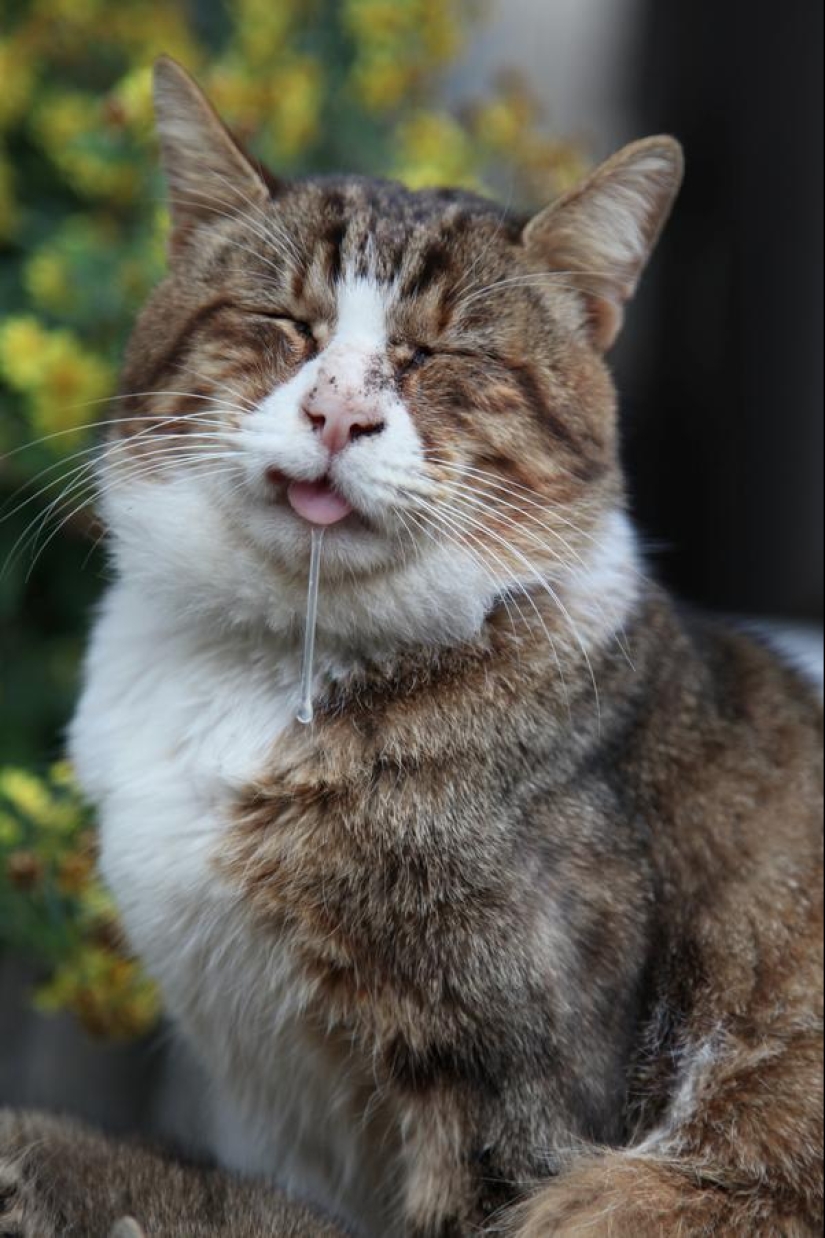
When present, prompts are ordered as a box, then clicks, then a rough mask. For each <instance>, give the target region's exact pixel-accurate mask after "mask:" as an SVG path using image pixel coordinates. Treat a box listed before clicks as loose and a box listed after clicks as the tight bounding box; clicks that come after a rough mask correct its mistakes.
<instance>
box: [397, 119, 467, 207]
mask: <svg viewBox="0 0 825 1238" xmlns="http://www.w3.org/2000/svg"><path fill="white" fill-rule="evenodd" d="M398 146H399V155H398V165H397V167H396V172H395V174H396V175H397V176H398V177H399V179H400V180H403V181H404V182H405V183H406V184H407V185H409V186H410V188H411V189H424V188H427V187H431V186H439V185H457V186H460V187H462V188H469V189H475V188H478V187H479V175H478V167H477V162H476V155H475V151H474V149H473V144H472V142H471V140H470V138H469V136H468V134H467V133H466V131H465V130H464V129H463V128H462V127H461V125H460V124H459V123H458V122H457V121H455V120H453V118H452V117H450V116H447V115H444V114H442V113H439V112H419V113H418V115H416V116H414V117H413V118H412V119H411V120H409V121H407V122H406V123H405V124H403V125H402V126H401V127H400V129H399V131H398Z"/></svg>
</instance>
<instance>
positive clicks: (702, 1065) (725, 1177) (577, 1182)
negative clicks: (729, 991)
mask: <svg viewBox="0 0 825 1238" xmlns="http://www.w3.org/2000/svg"><path fill="white" fill-rule="evenodd" d="M794 955H795V952H791V953H789V955H788V958H787V963H786V966H787V982H786V983H785V984H784V985H783V984H782V983H781V982H777V978H776V973H774V974H773V975H771V976H770V979H767V978H766V976H762V977H760V978H759V982H758V984H757V986H756V988H755V989H754V991H753V994H752V1000H751V1002H750V1003H749V1004H748V1005H747V1006H745V1007H744V1008H739V1009H732V1008H731V1007H730V1006H728V1009H727V1010H725V1009H724V1005H723V1003H722V1001H721V996H722V995H721V992H719V991H717V994H716V997H715V999H713V998H711V1000H709V1001H708V1003H707V1004H706V1005H703V1004H702V1003H699V1006H700V1008H701V1009H697V1011H696V1012H695V1017H694V1018H693V1019H692V1020H691V1021H690V1024H689V1025H688V1029H687V1032H688V1038H687V1039H686V1040H685V1041H684V1042H683V1046H682V1051H681V1052H680V1054H679V1058H680V1063H681V1065H680V1069H679V1071H678V1074H677V1078H676V1081H675V1084H674V1086H673V1087H672V1089H671V1096H670V1103H669V1106H668V1107H667V1108H666V1109H665V1111H664V1113H663V1115H662V1116H661V1117H660V1119H659V1121H658V1122H657V1123H656V1124H655V1125H654V1126H653V1128H652V1129H651V1130H650V1131H649V1133H648V1134H647V1136H646V1137H645V1138H643V1139H641V1140H640V1141H638V1142H637V1143H636V1145H635V1146H631V1147H630V1148H628V1149H626V1150H622V1151H611V1152H605V1153H603V1154H599V1153H597V1152H594V1153H593V1155H592V1156H590V1157H587V1158H585V1159H582V1160H579V1161H578V1162H573V1163H572V1164H571V1166H570V1168H569V1171H568V1172H567V1173H566V1174H563V1175H562V1176H561V1177H560V1178H559V1179H558V1180H557V1181H556V1182H554V1183H553V1184H552V1185H548V1186H547V1187H545V1188H543V1189H542V1190H541V1191H540V1192H539V1193H538V1194H537V1195H536V1196H535V1198H534V1199H532V1200H531V1201H530V1202H529V1203H528V1204H526V1205H525V1206H523V1207H522V1208H521V1209H519V1210H518V1211H517V1212H515V1213H513V1214H512V1217H511V1221H510V1227H509V1230H508V1233H510V1234H512V1235H517V1236H518V1238H547V1236H548V1235H561V1236H562V1238H563V1236H565V1235H573V1234H580V1233H584V1234H587V1235H588V1238H608V1236H609V1238H660V1236H662V1235H676V1236H678V1238H700V1236H702V1238H704V1236H705V1235H719V1236H730V1238H734V1236H742V1238H744V1236H745V1235H747V1236H748V1238H807V1236H809V1235H813V1234H820V1233H821V1232H822V1224H823V1179H822V1146H823V1096H822V1060H823V1056H822V1055H823V1041H822V1031H821V1024H820V1023H819V1020H818V1015H817V1014H816V1013H812V1012H813V1011H815V1009H816V1006H817V1005H818V1002H817V1000H816V998H815V996H814V993H815V989H816V986H817V985H818V984H819V983H820V982H819V981H818V980H817V973H818V965H817V968H816V970H813V969H812V968H811V959H812V957H815V955H809V956H808V959H807V961H806V960H804V959H800V957H799V954H798V953H797V954H796V956H794ZM806 989H807V990H808V993H807V996H806V995H805V990H806ZM700 1025H701V1027H702V1028H703V1029H704V1034H703V1035H700V1034H699V1026H700ZM714 1025H715V1026H714ZM663 1048H664V1046H663Z"/></svg>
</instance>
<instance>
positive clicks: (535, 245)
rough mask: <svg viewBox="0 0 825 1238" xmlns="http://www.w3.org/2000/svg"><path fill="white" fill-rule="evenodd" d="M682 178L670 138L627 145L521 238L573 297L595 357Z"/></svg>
mask: <svg viewBox="0 0 825 1238" xmlns="http://www.w3.org/2000/svg"><path fill="white" fill-rule="evenodd" d="M683 172H684V157H683V154H682V148H681V146H680V145H679V143H678V142H677V141H676V140H675V138H671V137H655V138H646V139H645V140H644V141H642V142H634V143H632V145H630V146H626V147H625V148H624V150H620V151H619V153H618V154H617V155H614V156H613V158H612V159H608V161H607V163H604V164H602V166H601V167H600V168H597V169H596V171H595V172H593V174H592V175H591V176H589V177H588V178H587V180H585V181H584V183H583V184H582V185H579V187H578V188H577V189H574V190H573V191H572V192H571V193H568V194H566V195H565V196H564V197H563V198H561V199H560V200H559V201H558V202H555V203H554V204H553V205H552V206H549V207H548V208H547V210H545V211H542V212H541V214H540V215H537V216H536V217H535V219H532V220H531V221H530V223H529V224H528V225H527V227H526V229H525V231H524V244H525V245H526V247H527V249H528V251H529V252H530V254H531V255H532V256H533V257H534V258H535V259H536V260H537V261H538V262H540V263H541V264H542V266H545V267H547V268H548V269H549V270H550V271H551V272H552V271H555V272H557V273H558V275H559V276H560V277H561V276H563V277H564V279H565V280H566V281H567V284H568V285H569V286H572V287H576V288H578V289H579V290H580V292H581V294H582V297H583V299H584V301H585V303H586V306H587V310H588V317H589V323H590V333H591V338H592V340H593V343H594V345H595V347H596V348H598V349H599V351H601V352H606V351H607V350H608V349H609V348H610V347H612V345H613V344H614V342H615V340H616V337H617V336H618V334H619V331H620V330H621V326H622V320H623V317H624V307H625V304H626V303H627V301H629V299H630V298H631V297H632V296H633V293H634V292H635V291H636V285H637V284H638V282H639V278H640V276H641V274H642V271H643V270H644V268H645V266H646V264H647V262H648V259H649V258H650V255H651V254H652V252H653V249H654V247H655V245H656V242H657V241H658V239H659V236H660V234H661V232H662V229H663V228H664V226H665V223H666V222H667V218H668V216H669V215H670V212H671V209H672V207H673V203H674V201H675V200H676V195H677V194H678V192H679V187H680V185H681V183H682V175H683Z"/></svg>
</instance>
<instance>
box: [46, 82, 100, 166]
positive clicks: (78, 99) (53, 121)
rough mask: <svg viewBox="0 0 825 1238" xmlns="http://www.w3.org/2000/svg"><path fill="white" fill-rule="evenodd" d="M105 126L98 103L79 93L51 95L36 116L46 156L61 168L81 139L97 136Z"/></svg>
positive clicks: (53, 93) (67, 91)
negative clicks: (86, 136)
mask: <svg viewBox="0 0 825 1238" xmlns="http://www.w3.org/2000/svg"><path fill="white" fill-rule="evenodd" d="M101 123H102V115H101V106H100V103H99V101H98V99H96V98H94V97H92V96H91V95H85V94H81V93H80V92H79V91H69V90H66V91H60V92H54V91H53V92H49V93H48V94H47V95H46V96H45V98H42V99H41V101H40V103H39V105H38V107H37V109H36V111H35V114H34V131H35V134H36V136H37V138H38V139H39V141H40V142H41V144H42V146H43V147H44V149H45V150H46V152H47V153H48V154H49V155H50V156H51V158H52V159H54V160H55V162H57V163H58V165H59V166H60V164H61V163H62V159H63V157H64V155H65V153H66V150H67V148H68V147H70V146H71V145H72V143H74V142H75V141H76V140H77V139H78V138H80V137H84V136H85V135H87V134H96V133H97V132H98V131H99V129H100V125H101Z"/></svg>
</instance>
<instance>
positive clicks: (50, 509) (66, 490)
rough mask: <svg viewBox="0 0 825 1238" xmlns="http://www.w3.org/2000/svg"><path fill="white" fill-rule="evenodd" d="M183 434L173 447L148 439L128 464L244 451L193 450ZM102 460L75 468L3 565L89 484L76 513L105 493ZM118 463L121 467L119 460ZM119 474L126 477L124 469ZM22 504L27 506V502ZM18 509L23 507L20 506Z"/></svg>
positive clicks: (123, 447) (144, 466) (122, 447)
mask: <svg viewBox="0 0 825 1238" xmlns="http://www.w3.org/2000/svg"><path fill="white" fill-rule="evenodd" d="M181 437H182V438H183V439H184V440H185V441H184V442H183V443H177V444H173V445H171V446H169V445H168V444H167V443H166V442H164V443H163V444H159V443H154V444H153V443H151V442H148V443H147V447H149V448H150V450H148V451H144V452H142V453H141V455H140V456H139V457H138V458H137V459H136V460H132V461H131V462H128V461H127V464H129V465H130V467H131V469H132V470H137V471H141V470H142V471H145V472H147V473H148V472H150V471H156V470H157V468H158V467H159V466H160V465H161V464H163V463H164V462H167V461H168V462H169V463H170V464H172V465H180V464H182V463H187V462H190V461H191V462H194V463H198V462H200V461H204V462H207V461H214V460H218V459H237V458H238V456H239V455H240V454H241V453H239V452H238V451H229V452H216V451H214V450H209V447H210V444H207V450H206V451H205V452H195V451H193V450H192V448H193V447H194V446H195V445H196V444H194V443H193V442H192V436H191V435H183V436H181ZM198 437H200V436H198ZM131 446H132V440H124V441H123V442H121V443H117V444H112V445H111V446H109V447H107V448H106V449H105V450H106V452H107V453H109V454H113V453H114V452H115V451H118V452H122V453H125V452H126V451H127V450H128V449H129V448H130V447H131ZM98 463H99V462H98V461H97V460H93V461H87V462H86V463H84V464H82V465H80V466H78V468H76V469H73V470H72V471H71V474H70V476H71V477H73V480H72V481H71V482H70V484H68V485H65V486H64V487H63V489H62V490H61V492H60V494H59V495H58V496H57V497H56V498H55V499H54V500H53V502H51V503H50V504H48V506H47V507H46V509H45V510H44V511H43V512H42V513H39V514H38V515H37V516H35V517H34V520H33V521H32V522H31V523H30V524H29V525H28V526H27V527H26V528H25V529H24V530H23V532H22V533H21V535H20V537H18V539H17V541H16V542H15V544H14V546H13V547H12V548H11V550H10V552H9V554H8V556H7V558H6V561H5V564H4V568H3V570H4V571H5V570H6V569H7V568H8V566H9V564H10V563H12V562H13V561H14V558H15V555H16V554H17V552H18V549H19V550H20V552H21V553H22V552H23V550H24V549H25V545H26V543H27V542H28V541H31V542H32V546H33V548H34V547H35V546H36V545H37V541H38V539H39V537H40V534H41V532H42V531H43V529H44V528H45V527H46V525H47V524H48V523H49V521H50V520H51V519H52V517H53V516H54V515H55V514H56V513H57V512H58V511H60V509H61V508H65V506H66V504H67V503H68V501H69V500H70V499H73V498H74V497H76V496H77V494H79V493H81V492H82V491H83V489H84V488H85V487H86V486H88V487H89V490H90V493H89V495H87V496H86V497H85V498H84V500H83V503H82V504H81V505H80V506H79V507H77V508H76V509H75V511H74V513H73V515H77V514H79V512H80V511H82V510H83V508H85V507H88V506H89V505H90V504H91V502H92V500H93V498H94V497H95V496H96V495H97V496H99V495H100V494H101V493H104V492H105V488H106V487H105V486H103V485H101V483H100V480H99V477H98ZM114 463H115V465H116V467H117V459H116V460H115V461H114ZM149 465H154V468H153V469H152V470H150V468H149V467H148V466H149ZM118 476H119V477H122V476H123V472H122V469H121V472H120V473H119V474H118ZM61 480H67V479H61ZM49 488H50V487H47V488H46V489H47V490H48V489H49ZM21 506H24V504H23V505H21ZM16 510H19V508H18V509H16Z"/></svg>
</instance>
